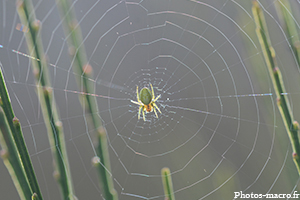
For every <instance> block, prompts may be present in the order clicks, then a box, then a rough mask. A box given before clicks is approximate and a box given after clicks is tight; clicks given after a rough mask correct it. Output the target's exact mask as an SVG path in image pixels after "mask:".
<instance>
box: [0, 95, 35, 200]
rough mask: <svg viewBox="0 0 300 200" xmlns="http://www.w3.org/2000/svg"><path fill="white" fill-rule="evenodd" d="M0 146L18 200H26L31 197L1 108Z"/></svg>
mask: <svg viewBox="0 0 300 200" xmlns="http://www.w3.org/2000/svg"><path fill="white" fill-rule="evenodd" d="M0 101H1V100H0ZM0 144H1V147H2V150H1V157H2V159H3V161H4V164H5V166H6V168H7V170H8V171H9V173H10V176H11V177H12V180H13V182H14V184H15V186H16V189H17V191H18V193H19V196H20V199H22V200H26V199H28V198H29V197H30V196H31V195H32V192H31V190H30V185H29V183H28V181H27V178H26V175H25V172H24V169H23V166H22V164H21V161H20V158H19V154H18V152H17V149H16V146H15V143H14V140H13V137H12V133H11V130H10V127H9V124H8V122H7V119H6V117H5V114H4V111H3V109H2V107H0ZM26 197H27V198H26Z"/></svg>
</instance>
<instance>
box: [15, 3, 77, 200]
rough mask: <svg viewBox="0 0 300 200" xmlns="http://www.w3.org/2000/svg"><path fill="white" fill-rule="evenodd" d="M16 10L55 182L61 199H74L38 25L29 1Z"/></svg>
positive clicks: (60, 126)
mask: <svg viewBox="0 0 300 200" xmlns="http://www.w3.org/2000/svg"><path fill="white" fill-rule="evenodd" d="M17 6H18V13H19V16H20V19H21V22H22V23H23V24H26V25H28V29H29V31H28V33H26V34H25V36H26V42H27V46H28V52H29V54H30V55H31V56H33V57H35V58H36V59H35V60H32V67H33V73H34V75H35V78H36V85H37V94H38V97H39V101H40V103H41V110H42V113H43V117H44V121H45V124H46V128H47V132H48V138H49V141H50V145H51V146H53V147H55V148H52V154H53V156H54V158H55V161H56V162H55V167H56V169H55V170H56V172H55V174H56V178H57V180H58V182H59V183H60V188H61V191H62V195H63V199H74V191H73V186H72V179H71V174H70V168H69V162H68V157H67V151H66V147H65V140H64V133H63V128H62V123H61V122H60V121H59V116H58V111H57V107H56V103H55V100H54V94H53V91H52V89H51V84H50V81H49V77H48V68H47V61H46V57H45V54H44V50H43V46H42V40H41V37H40V36H39V30H40V28H41V24H40V22H39V21H38V20H36V18H35V15H34V9H33V5H32V2H31V0H24V1H18V4H17Z"/></svg>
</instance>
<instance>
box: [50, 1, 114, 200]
mask: <svg viewBox="0 0 300 200" xmlns="http://www.w3.org/2000/svg"><path fill="white" fill-rule="evenodd" d="M56 2H57V5H58V7H59V9H60V11H61V18H62V20H63V22H64V24H65V25H64V32H65V35H66V36H67V38H68V45H69V53H70V55H71V57H72V59H73V58H74V65H73V66H74V68H73V69H74V71H75V72H76V74H79V75H80V78H78V79H77V83H78V86H79V88H80V90H82V94H83V101H82V106H83V107H84V108H86V112H87V113H89V114H90V116H91V120H92V123H93V127H94V129H95V130H96V131H97V133H98V141H99V144H98V148H97V151H98V155H99V158H100V162H101V164H100V165H97V167H98V173H99V174H100V177H101V182H102V184H101V185H103V186H105V187H106V186H107V187H109V189H105V188H103V193H104V197H105V199H107V200H112V199H113V200H116V199H118V196H117V193H116V192H115V189H114V186H113V181H112V176H111V174H110V171H111V169H110V165H109V154H108V149H107V148H106V147H107V140H106V137H102V136H103V135H106V131H105V129H104V128H103V126H102V122H101V120H100V117H99V114H98V112H97V111H98V107H97V101H96V98H95V97H94V96H92V95H89V94H93V93H94V86H93V84H92V83H91V81H90V80H91V79H92V71H93V69H92V66H90V65H89V64H88V62H87V57H86V53H85V49H84V45H80V44H82V36H81V29H80V26H79V25H78V22H77V21H76V16H75V12H74V10H73V9H72V6H71V3H70V1H69V0H56ZM104 174H106V175H107V174H109V176H106V175H104Z"/></svg>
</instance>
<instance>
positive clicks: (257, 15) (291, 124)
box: [252, 1, 300, 174]
mask: <svg viewBox="0 0 300 200" xmlns="http://www.w3.org/2000/svg"><path fill="white" fill-rule="evenodd" d="M252 12H253V16H254V20H255V24H256V34H257V37H258V40H259V43H260V45H261V48H262V52H263V56H264V59H265V62H266V65H267V68H268V72H269V74H270V77H271V80H272V84H273V87H274V90H275V93H276V97H277V103H278V108H279V111H280V114H281V117H282V119H283V122H284V125H285V128H286V131H287V133H288V136H289V138H290V142H291V144H292V148H293V152H294V153H293V159H294V162H295V164H296V167H297V170H298V173H299V174H300V157H299V156H300V144H299V137H298V129H299V125H298V123H297V122H296V121H294V118H293V113H292V110H291V107H290V104H289V100H288V97H287V95H285V94H286V90H285V87H284V84H283V80H282V76H281V73H280V70H279V68H278V67H277V62H276V58H275V51H274V49H273V47H272V46H271V41H270V36H269V33H268V30H267V25H266V21H265V19H264V15H263V13H262V11H261V9H260V7H259V4H258V2H257V1H253V7H252Z"/></svg>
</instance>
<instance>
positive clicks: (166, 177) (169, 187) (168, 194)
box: [161, 167, 175, 200]
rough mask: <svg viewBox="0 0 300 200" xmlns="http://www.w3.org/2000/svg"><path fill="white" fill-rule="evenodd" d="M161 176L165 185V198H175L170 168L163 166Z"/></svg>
mask: <svg viewBox="0 0 300 200" xmlns="http://www.w3.org/2000/svg"><path fill="white" fill-rule="evenodd" d="M161 176H162V182H163V185H164V191H165V200H175V196H174V191H173V183H172V178H171V172H170V169H169V168H167V167H165V168H162V170H161Z"/></svg>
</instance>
